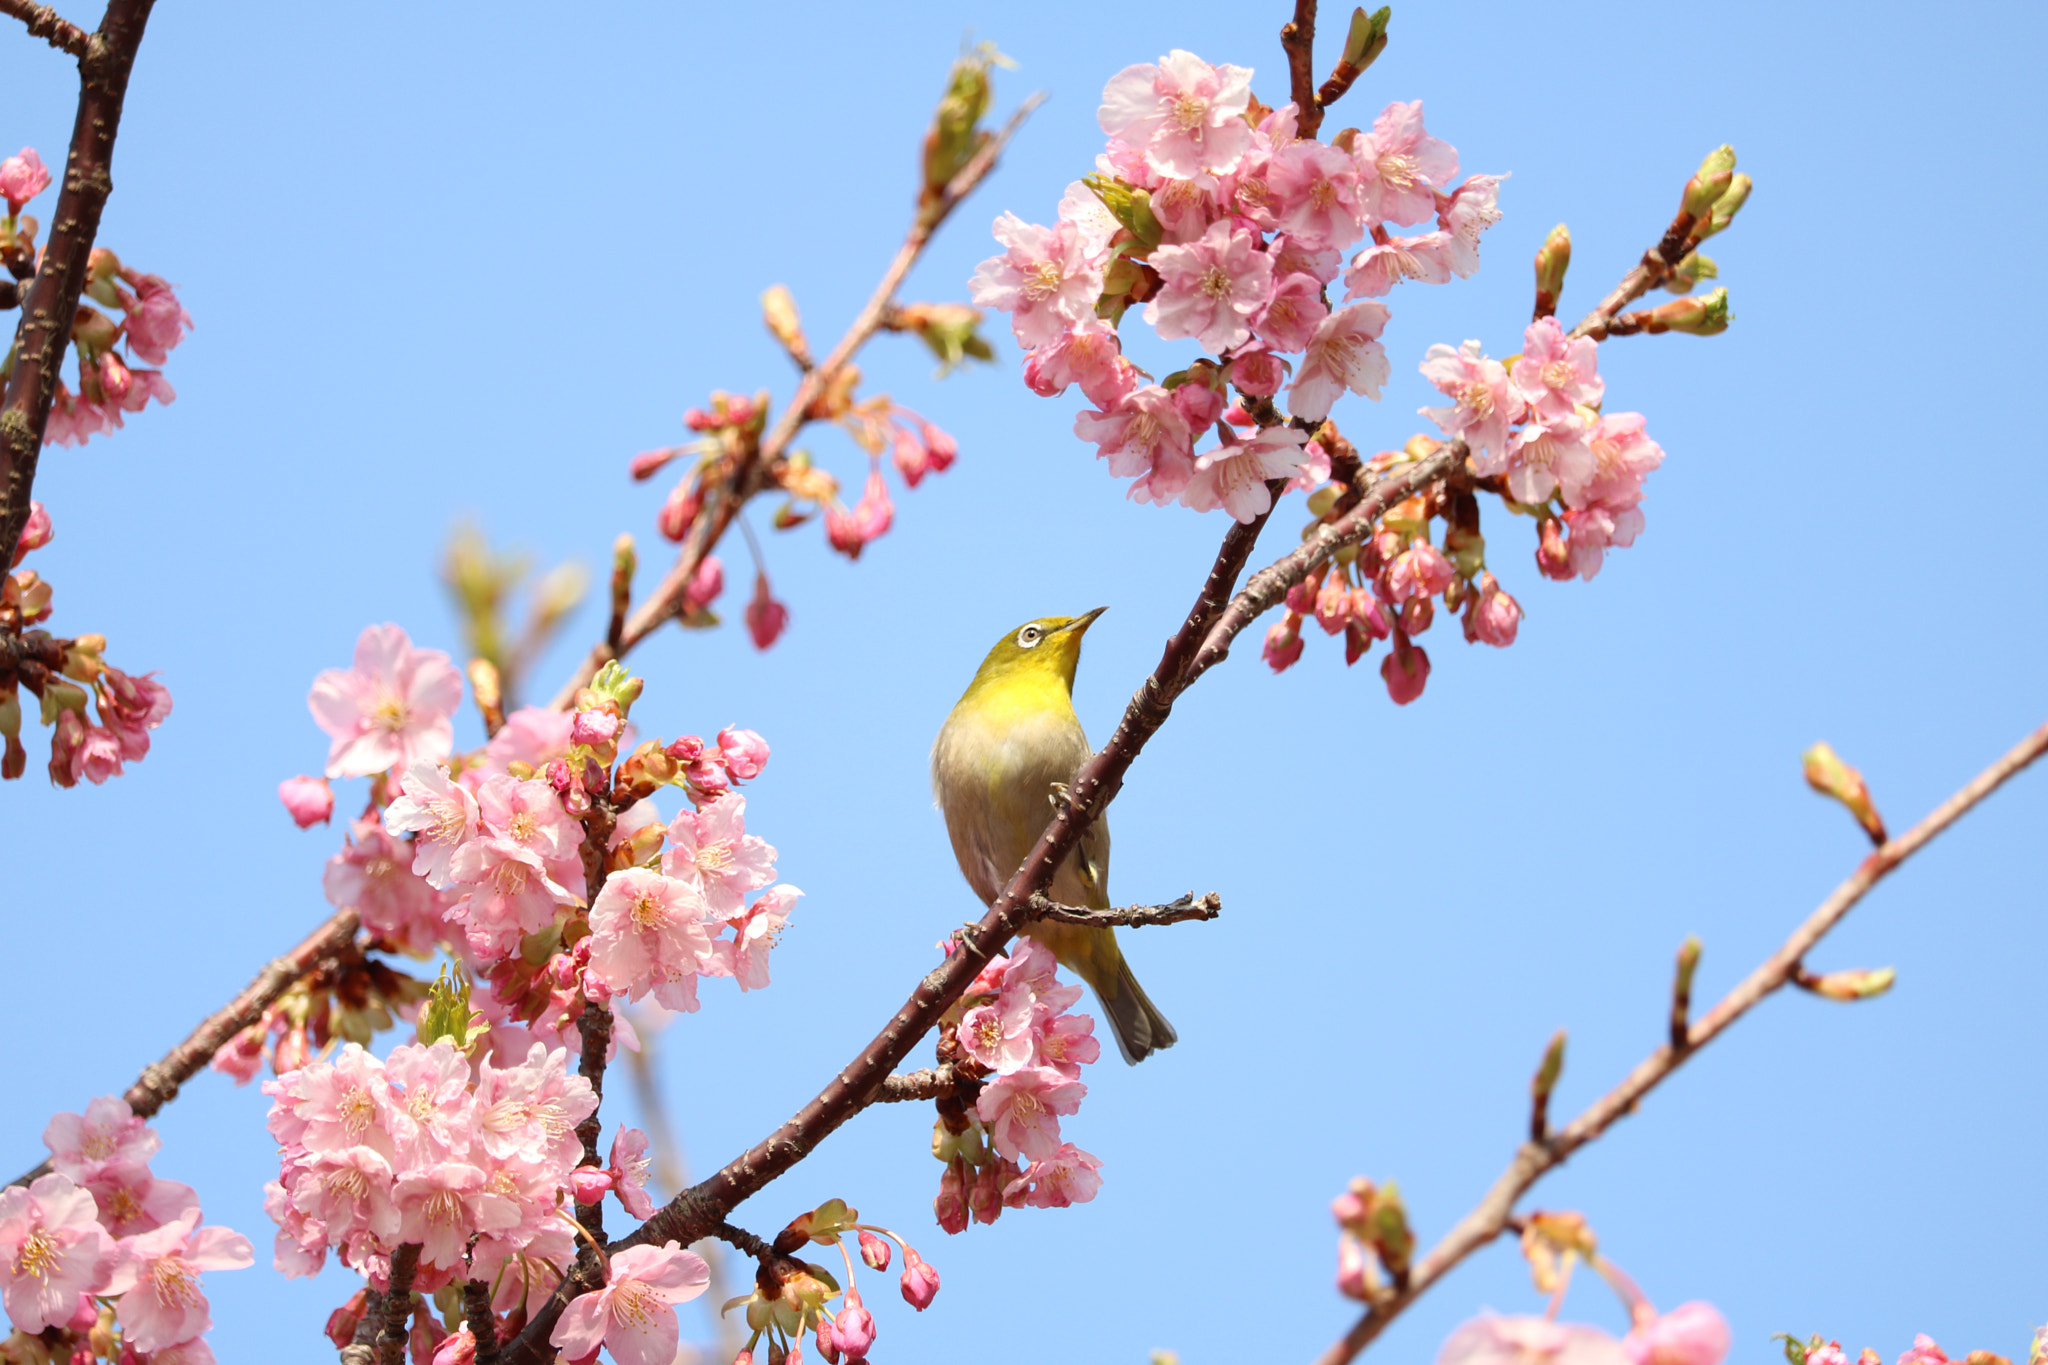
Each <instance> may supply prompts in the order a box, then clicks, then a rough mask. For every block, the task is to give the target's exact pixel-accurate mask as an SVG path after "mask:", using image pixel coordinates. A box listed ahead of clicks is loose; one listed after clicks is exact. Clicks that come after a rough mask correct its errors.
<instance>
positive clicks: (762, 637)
mask: <svg viewBox="0 0 2048 1365" xmlns="http://www.w3.org/2000/svg"><path fill="white" fill-rule="evenodd" d="M746 623H747V636H748V638H749V639H751V640H753V642H754V648H756V649H766V648H768V647H769V646H770V645H772V644H774V643H775V642H776V641H777V640H779V639H781V638H782V632H783V631H784V630H786V629H788V628H789V607H788V605H787V604H786V603H783V602H779V601H777V600H776V598H775V594H774V593H773V592H772V591H771V590H770V589H769V586H768V575H767V574H765V573H757V574H755V575H754V595H753V596H752V597H750V598H748V599H747V610H746Z"/></svg>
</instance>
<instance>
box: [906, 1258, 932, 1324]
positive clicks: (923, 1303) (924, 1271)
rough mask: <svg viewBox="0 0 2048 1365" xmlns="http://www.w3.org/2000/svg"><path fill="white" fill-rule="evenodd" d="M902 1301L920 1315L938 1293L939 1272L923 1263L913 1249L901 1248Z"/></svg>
mask: <svg viewBox="0 0 2048 1365" xmlns="http://www.w3.org/2000/svg"><path fill="white" fill-rule="evenodd" d="M902 1288H903V1301H904V1302H905V1303H907V1304H909V1305H910V1306H911V1307H912V1308H915V1309H916V1310H917V1311H918V1312H920V1313H922V1312H923V1311H924V1310H925V1309H927V1308H929V1307H931V1304H932V1300H933V1299H935V1298H937V1297H938V1293H939V1272H938V1271H936V1270H933V1269H932V1268H931V1267H930V1266H928V1265H926V1264H925V1263H924V1259H923V1258H922V1257H920V1256H919V1255H918V1254H917V1251H916V1249H915V1248H912V1247H905V1248H903V1279H902Z"/></svg>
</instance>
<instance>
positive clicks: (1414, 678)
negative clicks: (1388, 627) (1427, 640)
mask: <svg viewBox="0 0 2048 1365" xmlns="http://www.w3.org/2000/svg"><path fill="white" fill-rule="evenodd" d="M1380 681H1382V682H1384V683H1385V684H1386V685H1387V695H1388V696H1389V697H1391V698H1393V701H1394V705H1396V706H1406V705H1407V704H1408V703H1409V702H1411V701H1414V700H1415V699H1416V698H1417V697H1419V696H1421V695H1422V689H1423V687H1424V686H1426V685H1427V684H1428V682H1429V652H1428V651H1427V650H1425V649H1424V648H1423V647H1422V646H1421V645H1417V644H1411V643H1409V640H1408V636H1407V633H1406V632H1405V631H1398V630H1397V631H1395V632H1394V648H1393V651H1392V652H1391V653H1390V654H1388V655H1387V657H1386V658H1384V659H1382V660H1380Z"/></svg>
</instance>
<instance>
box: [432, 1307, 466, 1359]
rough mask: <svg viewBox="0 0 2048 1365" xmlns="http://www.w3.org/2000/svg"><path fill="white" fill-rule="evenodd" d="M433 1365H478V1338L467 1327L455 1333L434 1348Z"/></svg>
mask: <svg viewBox="0 0 2048 1365" xmlns="http://www.w3.org/2000/svg"><path fill="white" fill-rule="evenodd" d="M420 1316H421V1317H425V1316H426V1314H424V1313H422V1314H420ZM431 1365H476V1338H475V1337H473V1336H471V1335H470V1334H469V1329H468V1328H467V1327H465V1328H463V1329H462V1330H461V1331H459V1332H456V1333H454V1334H453V1335H451V1336H449V1337H448V1338H447V1339H446V1340H444V1341H443V1342H442V1343H441V1344H440V1345H439V1346H437V1347H435V1348H434V1358H433V1361H432V1362H431Z"/></svg>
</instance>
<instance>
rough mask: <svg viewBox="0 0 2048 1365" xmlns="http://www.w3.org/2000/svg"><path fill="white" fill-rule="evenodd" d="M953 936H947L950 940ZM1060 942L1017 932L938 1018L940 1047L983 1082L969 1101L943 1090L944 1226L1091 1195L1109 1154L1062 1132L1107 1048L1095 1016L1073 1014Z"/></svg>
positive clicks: (939, 1143)
mask: <svg viewBox="0 0 2048 1365" xmlns="http://www.w3.org/2000/svg"><path fill="white" fill-rule="evenodd" d="M952 946H953V945H950V944H949V945H947V947H948V950H949V951H950V950H951V949H952ZM1058 965H1059V964H1058V963H1057V962H1056V961H1055V960H1054V958H1053V954H1052V950H1051V949H1049V948H1047V947H1045V946H1044V945H1043V944H1041V943H1039V942H1037V941H1036V940H1034V939H1029V938H1024V939H1019V940H1018V943H1017V948H1016V951H1015V952H1013V953H1011V954H1010V955H1009V956H1008V957H997V958H995V959H994V960H993V961H991V962H990V963H989V965H988V966H986V967H984V968H983V969H982V971H981V974H980V975H979V976H977V977H975V979H974V981H973V983H972V984H970V985H969V986H968V988H967V990H966V992H965V993H964V994H963V995H962V996H961V997H960V1000H959V1002H958V1003H956V1004H955V1005H954V1007H953V1009H952V1010H951V1011H950V1012H949V1014H948V1016H947V1019H946V1020H945V1021H944V1022H942V1024H941V1026H940V1041H939V1055H940V1057H941V1058H942V1059H945V1060H948V1061H950V1062H951V1063H952V1066H953V1068H954V1071H955V1073H956V1074H957V1075H959V1076H961V1077H963V1078H966V1079H970V1080H978V1081H980V1082H981V1084H980V1087H979V1093H978V1095H977V1096H976V1098H975V1099H974V1101H973V1103H972V1104H971V1105H968V1104H965V1103H962V1102H960V1101H958V1100H955V1099H951V1098H950V1097H949V1099H947V1100H942V1101H941V1102H940V1105H939V1119H938V1123H937V1124H936V1126H935V1127H934V1128H933V1131H932V1155H933V1156H935V1157H937V1158H938V1159H939V1160H940V1161H943V1162H944V1163H946V1169H945V1171H944V1173H943V1174H942V1175H941V1176H940V1177H939V1193H938V1197H937V1198H936V1199H934V1200H933V1201H932V1208H933V1211H934V1212H935V1213H936V1214H937V1216H938V1220H939V1226H940V1227H942V1228H944V1229H945V1230H946V1231H947V1232H949V1233H958V1232H962V1231H964V1230H965V1229H966V1227H967V1224H968V1221H969V1219H970V1217H971V1218H972V1219H973V1220H974V1221H976V1222H982V1223H993V1222H995V1221H996V1219H997V1218H999V1217H1000V1216H1001V1215H1002V1212H1003V1210H1004V1208H1006V1207H1007V1208H1021V1207H1024V1206H1025V1205H1029V1206H1031V1207H1033V1208H1065V1207H1067V1206H1068V1205H1069V1204H1084V1203H1086V1202H1088V1201H1089V1200H1091V1199H1093V1198H1094V1197H1095V1192H1096V1191H1097V1190H1098V1189H1100V1188H1101V1186H1102V1177H1101V1176H1100V1175H1099V1174H1098V1172H1099V1171H1100V1169H1101V1166H1102V1163H1101V1162H1100V1161H1098V1160H1097V1159H1096V1158H1095V1157H1094V1156H1092V1155H1091V1154H1089V1153H1088V1152H1085V1151H1082V1150H1081V1149H1080V1148H1079V1147H1076V1146H1075V1145H1074V1144H1073V1143H1071V1142H1067V1141H1065V1140H1064V1139H1063V1138H1062V1137H1061V1135H1060V1119H1061V1117H1062V1116H1065V1115H1070V1114H1073V1113H1075V1112H1077V1111H1078V1110H1079V1109H1080V1107H1081V1100H1082V1097H1083V1096H1085V1095H1086V1094H1087V1093H1088V1087H1087V1086H1086V1085H1085V1084H1083V1083H1082V1081H1081V1068H1082V1067H1083V1066H1084V1065H1086V1064H1088V1063H1090V1062H1093V1061H1094V1060H1095V1059H1096V1058H1097V1057H1099V1056H1100V1055H1101V1053H1102V1045H1101V1043H1100V1042H1098V1041H1097V1040H1096V1038H1095V1020H1094V1019H1093V1018H1091V1017H1090V1016H1088V1015H1086V1014H1071V1013H1068V1006H1070V1005H1072V1004H1073V1003H1074V1002H1075V1001H1077V1000H1079V999H1080V998H1081V988H1080V987H1079V986H1069V985H1063V984H1061V982H1060V980H1059V974H1058Z"/></svg>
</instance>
